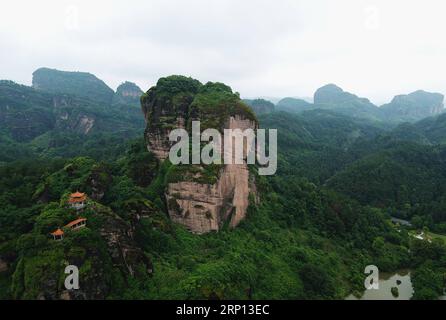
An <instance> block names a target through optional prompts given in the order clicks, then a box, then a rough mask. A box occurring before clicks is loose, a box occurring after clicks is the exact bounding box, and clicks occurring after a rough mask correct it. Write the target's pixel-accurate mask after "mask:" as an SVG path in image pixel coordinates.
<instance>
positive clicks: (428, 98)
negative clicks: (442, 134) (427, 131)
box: [380, 90, 444, 121]
mask: <svg viewBox="0 0 446 320" xmlns="http://www.w3.org/2000/svg"><path fill="white" fill-rule="evenodd" d="M380 109H381V110H382V112H383V113H384V114H385V115H386V116H387V118H398V119H400V120H402V121H417V120H420V119H423V118H426V117H429V116H434V115H437V114H440V113H442V112H443V111H444V96H443V95H442V94H440V93H430V92H426V91H423V90H418V91H415V92H412V93H411V94H407V95H398V96H396V97H395V98H393V100H392V102H390V103H388V104H386V105H383V106H381V108H380Z"/></svg>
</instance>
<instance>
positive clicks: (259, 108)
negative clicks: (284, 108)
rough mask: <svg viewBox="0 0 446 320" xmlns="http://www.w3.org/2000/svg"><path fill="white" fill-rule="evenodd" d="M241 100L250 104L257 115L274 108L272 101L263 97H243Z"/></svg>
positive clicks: (271, 110)
mask: <svg viewBox="0 0 446 320" xmlns="http://www.w3.org/2000/svg"><path fill="white" fill-rule="evenodd" d="M243 102H244V103H246V104H247V105H248V106H250V107H251V109H252V110H253V111H254V112H255V114H257V115H259V114H264V113H270V112H273V111H274V108H275V106H274V103H272V102H271V101H268V100H265V99H254V100H249V99H243Z"/></svg>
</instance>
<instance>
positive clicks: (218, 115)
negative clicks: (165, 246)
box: [141, 76, 257, 234]
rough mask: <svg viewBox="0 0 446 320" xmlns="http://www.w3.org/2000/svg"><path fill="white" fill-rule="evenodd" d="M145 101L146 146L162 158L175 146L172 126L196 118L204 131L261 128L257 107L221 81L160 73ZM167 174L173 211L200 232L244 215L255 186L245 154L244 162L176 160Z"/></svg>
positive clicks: (231, 223) (177, 218) (169, 204)
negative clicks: (203, 81) (171, 138)
mask: <svg viewBox="0 0 446 320" xmlns="http://www.w3.org/2000/svg"><path fill="white" fill-rule="evenodd" d="M141 105H142V109H143V112H144V114H145V118H146V122H147V128H146V131H145V138H146V142H147V146H148V148H149V150H151V151H152V152H153V153H154V154H155V155H156V157H157V158H158V159H159V160H160V161H164V160H165V159H167V157H168V154H169V150H170V147H171V146H172V143H171V142H169V140H168V136H169V133H170V131H171V130H172V129H176V128H183V129H186V130H188V131H190V125H191V121H192V120H199V121H200V124H201V130H202V131H203V130H205V129H207V128H215V129H217V130H219V131H220V132H221V133H223V130H224V129H241V130H245V129H253V130H255V129H256V128H257V120H256V118H255V116H254V114H253V112H252V111H251V110H250V109H249V107H248V106H247V105H245V104H244V103H243V102H242V101H241V100H240V98H239V96H238V94H235V93H233V92H232V90H231V88H229V87H228V86H226V85H224V84H221V83H207V84H206V85H202V84H200V83H199V82H198V81H196V80H193V79H190V78H185V77H181V76H171V77H167V78H162V79H160V80H159V81H158V83H157V85H156V86H155V87H152V88H151V89H150V90H149V91H148V92H147V93H146V94H144V95H143V97H142V99H141ZM245 148H246V146H245ZM245 155H246V150H245ZM166 180H167V187H166V191H165V196H166V202H167V207H168V211H169V216H170V217H171V219H172V220H173V221H175V222H177V223H179V224H182V225H184V226H185V227H186V228H187V229H189V230H190V231H191V232H194V233H200V234H201V233H206V232H210V231H218V230H220V229H221V228H222V227H223V226H225V225H228V226H230V227H236V226H237V225H238V224H239V223H240V221H242V220H243V219H244V218H245V216H246V212H247V208H248V205H249V194H250V193H252V192H254V190H255V188H254V187H253V185H254V184H253V180H252V178H250V174H249V169H248V165H247V164H246V159H245V160H244V163H243V164H228V165H209V166H204V165H178V166H172V167H171V168H170V169H169V172H168V174H167V177H166Z"/></svg>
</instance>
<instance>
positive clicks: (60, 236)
mask: <svg viewBox="0 0 446 320" xmlns="http://www.w3.org/2000/svg"><path fill="white" fill-rule="evenodd" d="M51 235H52V236H53V238H54V240H63V235H64V232H63V231H62V230H61V229H60V228H59V229H57V230H56V231H54V232H51Z"/></svg>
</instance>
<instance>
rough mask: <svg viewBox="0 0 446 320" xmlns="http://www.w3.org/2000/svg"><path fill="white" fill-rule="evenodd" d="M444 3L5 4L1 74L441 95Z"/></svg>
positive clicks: (249, 90)
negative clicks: (45, 70) (169, 78)
mask: <svg viewBox="0 0 446 320" xmlns="http://www.w3.org/2000/svg"><path fill="white" fill-rule="evenodd" d="M445 13H446V1H444V0H422V1H421V0H405V1H403V0H375V1H371V0H370V1H367V0H300V1H299V0H275V1H273V0H271V1H262V0H252V1H251V0H237V1H235V0H234V1H232V0H224V1H219V0H206V1H205V0H203V1H201V0H187V1H185V0H178V1H173V0H170V1H169V0H159V1H158V0H149V1H147V0H145V1H142V0H141V1H139V0H127V1H122V0H119V1H110V0H108V1H106V0H95V1H89V0H71V1H67V0H53V1H50V0H39V1H31V0H29V1H24V0H15V1H2V4H1V6H0V79H11V80H14V81H16V82H19V83H23V84H30V83H31V73H32V72H33V71H34V70H35V69H37V68H38V67H42V66H45V67H51V68H57V69H61V70H70V71H88V72H91V73H93V74H95V75H96V76H98V77H99V78H101V79H103V80H104V81H105V82H107V84H108V85H110V86H111V87H112V88H116V87H117V85H119V83H121V82H123V81H125V80H129V81H133V82H136V83H137V84H138V85H139V86H140V87H141V88H142V89H143V90H147V89H148V88H149V87H150V86H151V85H153V84H154V83H155V82H156V80H157V79H158V78H159V77H161V76H166V75H170V74H184V75H189V76H192V77H194V78H197V79H199V80H201V81H203V82H205V81H221V82H225V83H227V84H228V85H230V86H231V87H232V88H233V89H234V90H236V91H239V92H240V93H241V95H242V96H243V97H253V96H273V97H284V96H312V95H313V92H314V91H315V90H316V89H317V88H318V87H321V86H322V85H324V84H327V83H335V84H337V85H339V86H341V87H342V88H343V89H344V90H347V91H350V92H353V93H355V94H358V95H360V96H364V97H368V98H370V99H371V100H372V101H373V102H376V103H383V102H386V101H388V100H390V99H391V98H392V97H393V96H394V95H396V94H401V93H409V92H411V91H414V90H417V89H424V90H428V91H438V92H446V84H445V81H444V80H443V77H444V75H445V74H446V42H445V35H446V19H445Z"/></svg>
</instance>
